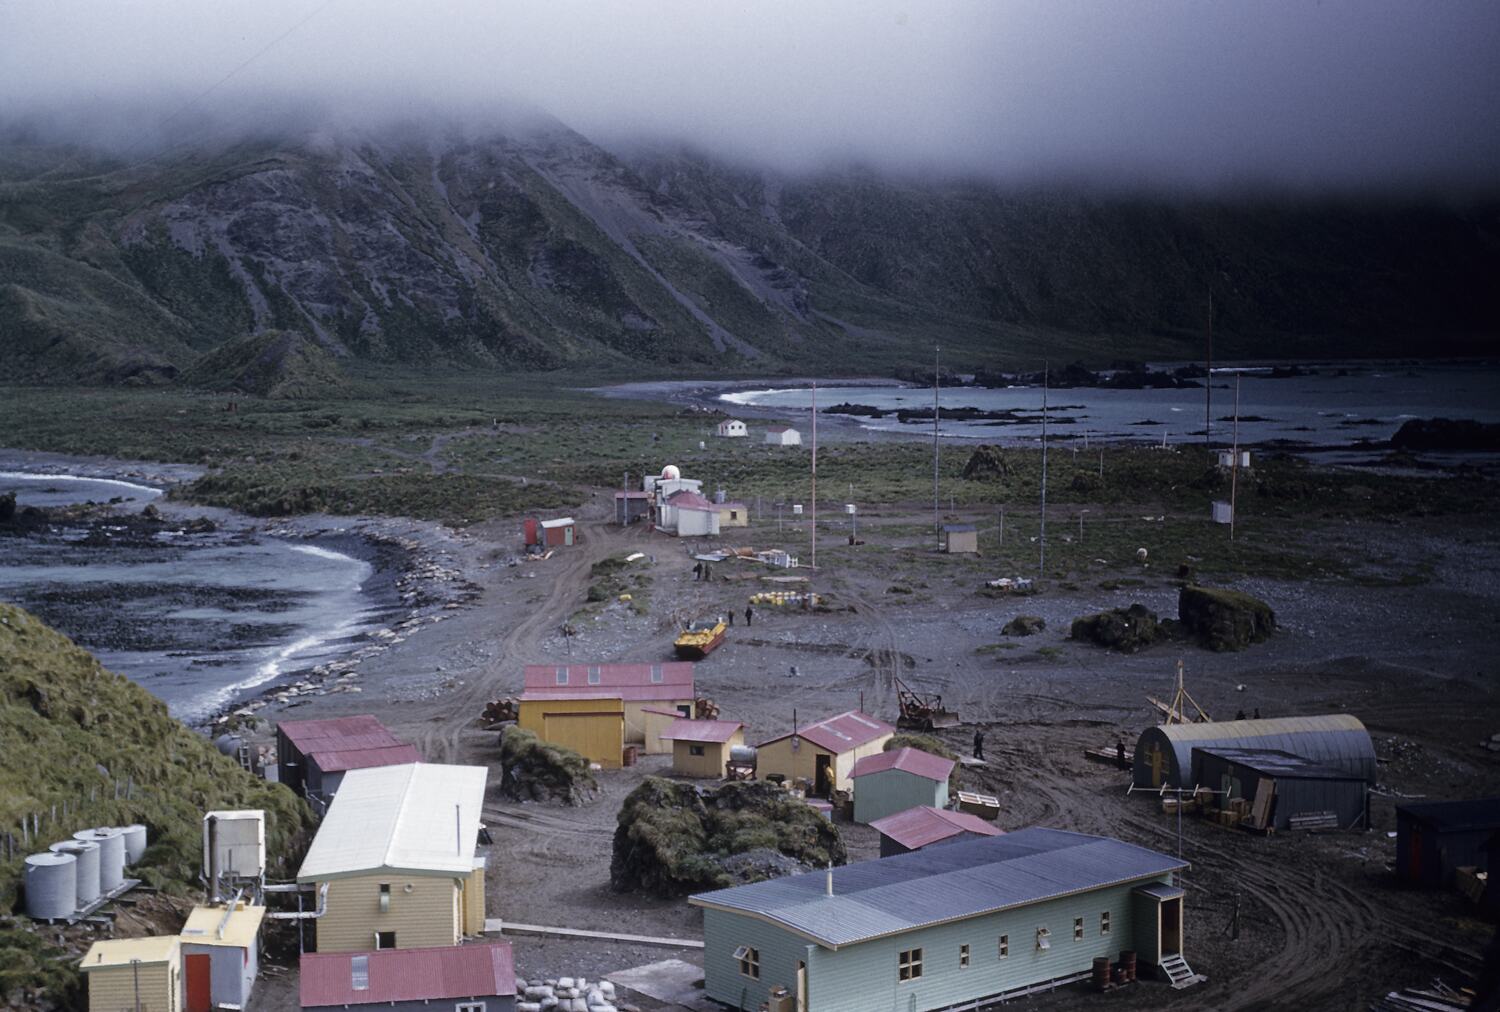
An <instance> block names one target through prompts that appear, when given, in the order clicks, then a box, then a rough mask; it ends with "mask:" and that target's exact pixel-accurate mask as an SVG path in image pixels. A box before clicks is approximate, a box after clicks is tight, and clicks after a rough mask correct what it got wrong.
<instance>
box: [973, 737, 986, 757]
mask: <svg viewBox="0 0 1500 1012" xmlns="http://www.w3.org/2000/svg"><path fill="white" fill-rule="evenodd" d="M974 758H975V759H979V760H983V759H984V732H983V731H975V732H974Z"/></svg>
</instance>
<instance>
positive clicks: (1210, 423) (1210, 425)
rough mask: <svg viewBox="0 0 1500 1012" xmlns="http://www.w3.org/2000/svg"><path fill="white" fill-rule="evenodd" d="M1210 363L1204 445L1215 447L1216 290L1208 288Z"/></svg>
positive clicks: (1206, 380) (1205, 380)
mask: <svg viewBox="0 0 1500 1012" xmlns="http://www.w3.org/2000/svg"><path fill="white" fill-rule="evenodd" d="M1207 361H1208V364H1207V367H1206V373H1205V375H1204V377H1203V445H1204V446H1206V447H1209V448H1210V449H1212V448H1213V445H1214V444H1213V440H1212V438H1211V437H1212V434H1213V429H1214V411H1213V402H1214V290H1213V289H1212V288H1210V289H1209V290H1208V360H1207Z"/></svg>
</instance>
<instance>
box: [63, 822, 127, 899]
mask: <svg viewBox="0 0 1500 1012" xmlns="http://www.w3.org/2000/svg"><path fill="white" fill-rule="evenodd" d="M73 839H75V840H89V841H91V842H93V843H97V844H98V845H99V891H100V892H105V893H108V892H113V891H114V890H116V889H118V888H120V885H121V884H122V883H123V882H124V881H125V834H123V833H121V832H120V831H119V830H118V829H115V828H114V827H113V826H100V827H98V828H97V829H81V830H79V831H78V832H76V833H74V834H73Z"/></svg>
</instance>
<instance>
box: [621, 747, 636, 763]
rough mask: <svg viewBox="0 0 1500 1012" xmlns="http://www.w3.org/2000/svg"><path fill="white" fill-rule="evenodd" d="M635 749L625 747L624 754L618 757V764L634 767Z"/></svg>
mask: <svg viewBox="0 0 1500 1012" xmlns="http://www.w3.org/2000/svg"><path fill="white" fill-rule="evenodd" d="M635 758H636V749H635V746H634V745H626V746H625V751H624V753H623V754H622V755H621V756H620V764H621V765H623V766H634V765H635Z"/></svg>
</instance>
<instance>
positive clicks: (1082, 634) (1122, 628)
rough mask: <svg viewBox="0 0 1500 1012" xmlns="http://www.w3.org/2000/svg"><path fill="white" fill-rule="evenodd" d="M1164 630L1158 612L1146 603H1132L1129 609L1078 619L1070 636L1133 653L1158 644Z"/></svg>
mask: <svg viewBox="0 0 1500 1012" xmlns="http://www.w3.org/2000/svg"><path fill="white" fill-rule="evenodd" d="M1165 633H1166V630H1164V629H1163V628H1162V626H1161V623H1160V622H1159V621H1158V620H1157V617H1156V612H1154V611H1152V610H1151V609H1150V608H1147V607H1146V606H1145V605H1144V604H1132V605H1131V606H1130V607H1128V608H1114V609H1112V610H1110V611H1101V612H1098V613H1097V614H1094V615H1083V616H1080V617H1079V618H1075V619H1074V620H1073V628H1072V631H1071V633H1070V635H1071V636H1072V638H1073V639H1075V640H1082V641H1084V642H1086V643H1093V644H1095V645H1096V646H1101V647H1107V648H1108V649H1110V650H1118V651H1119V652H1120V653H1123V654H1133V653H1135V652H1136V651H1137V650H1140V649H1141V648H1143V647H1148V646H1150V645H1151V644H1152V643H1155V642H1156V641H1157V640H1159V639H1161V638H1162V637H1163V636H1164V635H1165Z"/></svg>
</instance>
